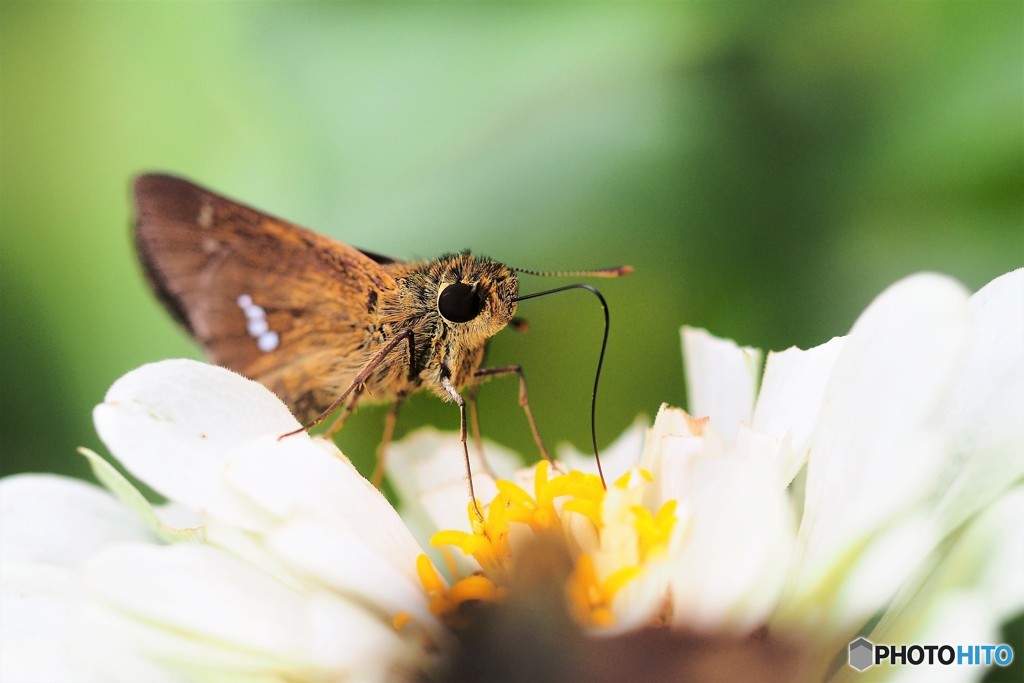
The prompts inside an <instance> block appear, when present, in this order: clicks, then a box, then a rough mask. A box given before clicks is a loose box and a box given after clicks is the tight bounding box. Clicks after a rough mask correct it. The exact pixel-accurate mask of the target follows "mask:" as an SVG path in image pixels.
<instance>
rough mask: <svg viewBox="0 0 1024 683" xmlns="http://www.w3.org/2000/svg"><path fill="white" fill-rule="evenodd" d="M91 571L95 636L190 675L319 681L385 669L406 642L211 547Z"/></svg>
mask: <svg viewBox="0 0 1024 683" xmlns="http://www.w3.org/2000/svg"><path fill="white" fill-rule="evenodd" d="M86 569H87V572H86V580H87V585H88V586H89V588H90V589H91V592H92V594H93V596H94V597H95V599H96V600H97V601H98V602H97V603H96V604H97V606H96V607H95V608H94V609H93V610H92V611H91V612H90V613H89V615H88V618H89V619H90V623H91V625H92V627H93V628H95V629H97V630H98V631H100V632H103V633H105V634H108V635H109V637H111V638H118V639H120V640H121V641H122V642H125V643H126V644H128V645H130V646H131V648H132V649H133V650H134V651H137V652H142V653H147V654H148V655H149V656H151V657H154V658H158V659H160V660H162V661H166V662H168V663H171V664H173V665H175V666H176V667H178V668H179V669H181V670H184V671H188V670H189V669H196V670H198V671H201V670H204V669H206V670H213V671H223V672H225V673H230V672H246V671H249V672H259V671H273V672H277V673H278V674H279V675H283V676H285V677H289V676H290V677H299V678H305V677H314V678H315V677H316V673H315V672H317V671H318V670H320V671H334V672H337V671H338V670H347V669H352V668H360V667H363V666H366V665H371V664H374V663H379V662H380V661H381V660H382V659H387V658H389V657H390V656H392V655H393V654H394V652H395V648H397V647H398V645H399V642H400V641H399V640H398V638H397V636H396V635H395V634H394V632H393V631H392V629H391V628H390V627H389V626H388V625H385V624H383V623H381V622H380V620H379V619H377V618H376V617H374V616H373V615H371V614H370V613H368V612H367V611H365V610H364V609H362V608H361V607H358V606H357V605H355V604H352V603H347V602H344V601H341V600H337V599H333V598H331V597H330V596H328V595H326V594H325V595H321V596H317V595H307V594H304V593H300V592H296V591H293V590H291V589H289V588H287V587H285V586H283V585H282V584H280V583H278V582H277V581H275V580H274V579H272V578H270V577H269V576H267V575H265V574H262V573H260V572H259V571H258V570H255V569H254V568H253V567H251V566H250V565H248V564H246V563H243V562H240V561H238V560H236V559H234V558H232V557H231V556H229V555H227V554H225V553H223V552H220V551H217V550H215V549H213V548H209V547H204V546H197V545H191V544H176V545H173V546H164V547H152V546H139V545H122V546H116V547H112V548H110V549H108V550H107V551H106V552H104V553H103V554H102V555H100V556H99V557H97V558H96V559H95V560H93V561H92V562H90V563H89V564H88V565H87V567H86ZM331 639H333V640H334V646H335V647H334V649H333V650H327V649H326V648H325V647H324V643H325V642H327V641H329V640H331Z"/></svg>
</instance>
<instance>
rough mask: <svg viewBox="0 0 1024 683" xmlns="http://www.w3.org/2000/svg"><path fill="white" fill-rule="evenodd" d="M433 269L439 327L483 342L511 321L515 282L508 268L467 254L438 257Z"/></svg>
mask: <svg viewBox="0 0 1024 683" xmlns="http://www.w3.org/2000/svg"><path fill="white" fill-rule="evenodd" d="M437 266H439V272H438V273H437V278H436V282H437V292H436V299H435V306H436V311H437V314H438V316H440V318H441V321H442V324H444V325H446V326H448V327H451V328H452V329H453V331H457V332H458V333H459V334H460V336H465V337H480V338H482V339H483V338H487V337H491V336H493V335H494V334H496V333H497V332H498V331H499V330H501V329H502V328H503V327H505V326H506V325H507V324H508V323H509V321H511V320H512V316H513V315H514V314H515V312H516V302H515V298H516V295H517V294H518V293H519V282H518V279H517V278H516V274H515V273H514V272H512V271H511V270H510V269H509V268H507V267H506V266H504V265H502V264H500V263H498V262H496V261H492V260H490V259H487V258H482V257H478V256H473V255H472V254H470V253H468V252H463V253H461V254H453V255H449V256H445V257H442V258H441V259H439V260H438V261H437Z"/></svg>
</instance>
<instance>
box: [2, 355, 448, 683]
mask: <svg viewBox="0 0 1024 683" xmlns="http://www.w3.org/2000/svg"><path fill="white" fill-rule="evenodd" d="M95 420H96V425H97V428H98V430H99V432H100V435H101V437H102V439H103V440H104V442H105V443H106V444H107V446H108V447H109V448H110V449H111V451H112V452H113V453H114V454H115V455H116V456H117V457H118V459H119V460H120V461H121V463H122V464H124V465H125V467H126V468H127V469H128V470H129V471H130V472H132V473H133V474H134V475H136V476H137V477H138V478H139V479H141V480H142V481H144V482H145V483H146V484H148V485H149V486H151V487H152V488H153V489H154V490H156V491H157V492H159V493H161V494H162V495H164V496H166V497H167V498H168V499H169V500H170V501H171V504H170V505H168V506H165V507H162V508H156V509H155V508H153V507H151V506H150V505H149V504H148V503H146V501H145V500H144V499H143V498H142V496H141V495H139V494H138V492H137V491H135V490H134V489H133V488H132V487H131V485H130V484H128V482H127V481H126V480H124V479H123V478H122V477H120V475H119V474H118V473H117V472H116V471H115V470H113V468H111V467H110V466H109V465H107V464H106V463H105V462H104V461H103V460H102V459H100V458H99V456H96V455H95V454H91V453H88V454H87V455H88V456H89V457H90V460H91V461H92V462H93V464H94V467H95V468H96V471H97V474H98V475H99V477H100V478H101V480H103V481H104V483H105V484H107V486H108V487H109V488H111V489H112V490H113V491H114V492H115V493H117V494H118V496H119V497H121V498H122V501H123V502H124V503H126V505H125V506H120V505H118V504H117V503H116V502H115V501H114V500H113V499H112V498H111V497H110V496H108V495H106V494H104V493H103V492H101V491H100V490H98V489H96V488H95V487H92V486H89V485H86V484H81V483H77V482H72V481H68V480H64V479H60V478H54V477H45V476H23V477H14V478H10V479H7V480H4V481H3V482H2V483H0V487H2V494H3V505H4V520H5V521H4V526H3V537H2V543H3V547H4V554H3V600H4V604H3V607H4V609H3V614H2V622H0V623H2V624H3V630H2V631H0V646H2V648H3V651H4V657H3V658H2V661H3V667H4V668H3V676H2V677H0V678H2V679H3V680H4V681H8V680H11V681H20V680H84V681H93V680H95V681H137V680H198V681H229V680H239V681H241V680H245V681H253V680H256V681H258V680H268V681H270V680H273V681H278V680H324V681H340V680H362V679H366V678H372V679H382V678H385V677H387V676H389V675H394V676H396V677H401V675H402V673H403V671H405V673H410V672H411V671H413V669H409V670H405V669H404V667H408V666H412V667H416V666H426V665H427V663H428V658H427V656H426V654H425V652H424V651H423V650H422V647H423V645H424V644H429V643H431V642H433V643H434V644H438V643H440V642H443V639H444V638H445V634H444V631H443V630H442V628H441V626H440V624H439V622H438V621H437V620H436V618H435V617H434V616H433V615H432V614H431V612H430V611H429V609H428V607H427V602H426V596H425V594H424V592H423V590H422V588H421V586H420V583H419V579H418V575H417V573H416V561H417V557H418V556H419V555H420V554H421V552H422V551H421V550H420V548H419V546H418V545H417V544H416V542H415V541H414V540H413V538H412V536H411V535H410V533H409V532H408V530H407V529H406V528H405V526H404V525H403V524H402V523H401V521H400V519H399V518H398V516H397V515H396V514H395V512H394V510H393V509H392V507H391V506H390V504H389V503H388V502H387V501H386V500H385V499H384V498H383V496H381V495H380V493H379V492H378V491H377V490H376V489H375V488H373V487H372V486H371V485H370V484H369V483H367V482H366V481H365V480H364V479H363V478H362V477H361V476H360V475H359V474H358V473H357V472H356V471H355V469H354V468H353V467H352V466H351V464H350V463H349V462H348V460H346V459H345V458H344V456H342V455H341V453H340V452H338V451H337V449H336V448H335V447H334V446H333V444H329V443H327V442H325V441H323V440H321V439H314V438H310V437H309V436H307V435H306V434H304V433H302V434H298V435H296V436H292V437H289V438H286V439H283V440H280V441H279V440H278V439H277V437H278V436H279V435H281V434H283V433H285V432H289V431H292V430H294V429H297V428H298V427H299V424H298V423H297V422H296V421H295V419H294V418H293V417H292V416H291V415H290V414H289V413H288V411H287V409H286V408H285V407H284V405H283V404H282V403H281V402H280V401H278V400H277V399H276V398H275V397H274V396H273V395H272V394H271V393H270V392H269V391H267V390H266V389H265V388H263V387H262V386H260V385H258V384H256V383H253V382H250V381H249V380H246V379H243V378H241V377H239V376H238V375H235V374H234V373H231V372H228V371H227V370H223V369H221V368H217V367H214V366H208V365H204V364H201V363H196V362H193V361H184V360H180V361H165V362H162V363H155V364H152V365H147V366H144V367H142V368H139V369H138V370H135V371H133V372H131V373H129V374H128V375H126V376H125V377H123V378H121V379H120V380H118V381H117V382H116V383H115V384H114V385H113V387H111V389H110V391H109V392H108V394H107V397H106V400H105V401H104V403H103V404H101V405H100V406H98V407H97V408H96V412H95ZM129 510H132V511H134V512H135V513H136V514H132V512H130V511H129ZM169 541H178V542H172V543H170V544H166V543H167V542H169ZM409 617H411V618H412V620H413V621H414V622H415V623H414V624H410V625H407V626H406V627H405V628H402V629H398V628H397V627H396V625H395V624H394V623H393V622H394V620H395V619H396V618H398V619H399V620H400V621H405V620H407V619H408V618H409Z"/></svg>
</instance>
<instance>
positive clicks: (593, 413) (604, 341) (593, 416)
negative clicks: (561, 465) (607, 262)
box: [513, 266, 632, 489]
mask: <svg viewBox="0 0 1024 683" xmlns="http://www.w3.org/2000/svg"><path fill="white" fill-rule="evenodd" d="M625 267H627V268H628V266H625ZM609 270H611V269H609ZM630 270H632V269H630ZM520 272H523V273H529V274H531V275H543V274H544V273H533V272H530V271H525V270H524V271H520ZM586 272H587V274H590V275H593V274H594V272H596V271H586ZM627 272H628V271H627ZM564 274H565V273H552V275H564ZM622 274H623V275H624V274H625V273H622ZM609 277H616V276H615V275H610V276H609ZM570 289H585V290H587V291H588V292H591V293H592V294H593V295H594V296H596V297H597V298H598V300H599V301H600V302H601V308H602V309H604V336H603V337H602V338H601V355H599V356H598V357H597V372H596V373H595V374H594V393H593V394H592V395H591V397H590V439H591V441H592V442H593V445H594V458H595V459H596V460H597V473H598V475H599V476H600V477H601V485H602V486H604V487H605V488H606V489H607V488H608V485H607V484H606V483H605V481H604V469H603V468H602V467H601V455H600V453H598V450H597V385H598V383H599V382H600V381H601V368H602V367H603V366H604V352H605V349H606V348H608V324H609V317H608V302H606V301H605V300H604V297H603V296H602V295H601V292H599V291H597V289H596V288H595V287H592V286H590V285H585V284H581V283H577V284H574V285H565V286H564V287H555V288H554V289H549V290H546V291H543V292H535V293H533V294H524V295H523V296H519V297H516V298H515V299H513V301H517V302H518V301H526V300H527V299H536V298H537V297H539V296H547V295H548V294H557V293H558V292H565V291H567V290H570Z"/></svg>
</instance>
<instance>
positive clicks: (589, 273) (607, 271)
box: [510, 266, 633, 298]
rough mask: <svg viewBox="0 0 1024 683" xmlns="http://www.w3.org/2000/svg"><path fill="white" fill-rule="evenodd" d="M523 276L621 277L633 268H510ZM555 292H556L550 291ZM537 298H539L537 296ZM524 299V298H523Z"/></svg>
mask: <svg viewBox="0 0 1024 683" xmlns="http://www.w3.org/2000/svg"><path fill="white" fill-rule="evenodd" d="M510 269H511V270H513V271H515V272H517V273H522V274H523V275H539V276H540V277H622V276H623V275H629V274H630V273H632V272H633V266H611V267H610V268H598V269H596V270H530V269H528V268H510ZM552 291H556V290H552ZM537 296H540V294H538V295H537ZM598 296H600V294H599V295H598ZM524 298H525V297H524Z"/></svg>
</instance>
